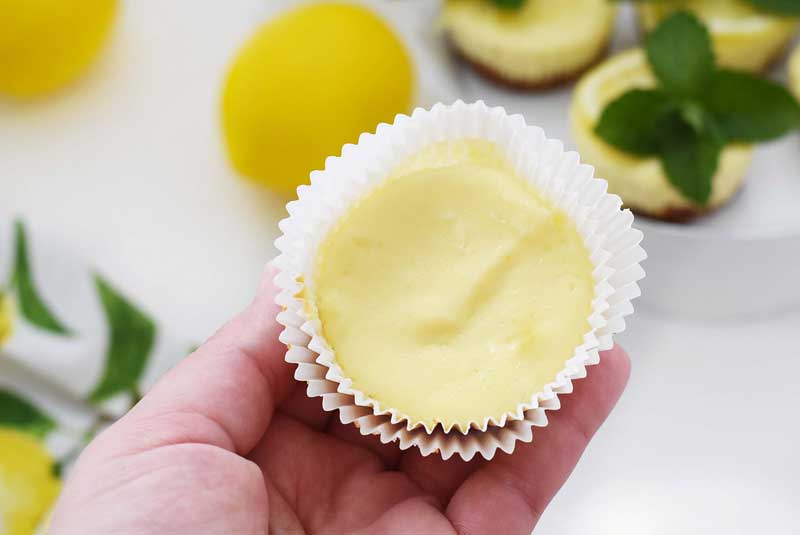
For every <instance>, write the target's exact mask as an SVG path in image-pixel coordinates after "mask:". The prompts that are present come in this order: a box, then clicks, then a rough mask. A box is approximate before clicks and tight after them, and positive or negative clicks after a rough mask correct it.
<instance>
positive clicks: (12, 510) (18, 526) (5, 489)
mask: <svg viewBox="0 0 800 535" xmlns="http://www.w3.org/2000/svg"><path fill="white" fill-rule="evenodd" d="M60 488H61V483H60V482H59V480H58V478H56V477H55V476H54V475H53V459H52V457H51V456H50V454H49V453H48V452H47V450H45V449H44V448H43V447H42V445H41V444H39V443H38V442H37V441H36V440H34V439H33V438H31V437H29V436H28V435H25V434H22V433H20V432H18V431H13V430H11V429H6V428H2V427H0V527H4V531H3V533H5V534H6V535H28V534H30V533H33V530H34V529H35V528H36V527H37V526H38V525H39V523H40V522H41V521H42V519H43V518H44V516H45V515H46V514H47V512H48V511H49V510H50V507H52V505H53V502H54V501H55V499H56V496H57V495H58V492H59V489H60Z"/></svg>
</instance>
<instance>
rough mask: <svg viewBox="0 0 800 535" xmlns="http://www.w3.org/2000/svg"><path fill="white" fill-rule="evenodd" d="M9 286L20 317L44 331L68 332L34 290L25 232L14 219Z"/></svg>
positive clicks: (63, 333) (20, 224)
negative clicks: (17, 301) (12, 260)
mask: <svg viewBox="0 0 800 535" xmlns="http://www.w3.org/2000/svg"><path fill="white" fill-rule="evenodd" d="M10 286H11V288H12V289H14V290H16V293H17V299H18V300H19V309H20V313H21V314H22V317H24V318H25V319H26V320H28V321H29V322H30V323H32V324H33V325H36V326H37V327H39V328H41V329H44V330H46V331H50V332H52V333H55V334H61V335H68V334H70V332H69V330H68V329H67V328H66V327H65V326H64V324H63V323H61V321H59V320H58V319H57V318H56V317H55V316H54V315H53V313H52V312H50V310H49V309H48V307H47V304H46V303H45V302H44V300H42V298H41V297H40V296H39V293H38V291H37V290H36V285H35V284H34V282H33V274H32V272H31V266H30V260H29V258H28V239H27V234H26V232H25V226H24V225H23V224H22V222H21V221H16V222H15V224H14V269H13V272H12V276H11V285H10Z"/></svg>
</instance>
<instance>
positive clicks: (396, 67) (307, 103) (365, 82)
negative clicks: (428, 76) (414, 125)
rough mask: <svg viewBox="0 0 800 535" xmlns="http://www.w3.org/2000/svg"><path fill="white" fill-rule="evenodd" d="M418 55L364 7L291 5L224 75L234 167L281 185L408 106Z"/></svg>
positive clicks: (288, 185)
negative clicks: (225, 77) (413, 54)
mask: <svg viewBox="0 0 800 535" xmlns="http://www.w3.org/2000/svg"><path fill="white" fill-rule="evenodd" d="M413 93H414V84H413V69H412V62H411V59H410V57H409V54H408V52H407V51H406V49H405V47H404V46H403V44H402V43H401V42H400V40H399V38H398V37H397V35H395V33H394V32H393V31H392V30H391V29H390V28H389V27H388V26H387V24H386V23H385V22H384V21H383V20H382V19H381V18H380V17H379V16H377V15H376V14H375V13H374V12H372V11H371V10H369V9H368V8H366V7H361V6H357V5H351V4H345V3H323V4H314V5H310V6H305V7H301V8H298V9H294V10H292V11H289V12H287V13H285V14H283V15H281V16H279V17H277V18H276V19H274V20H272V21H270V22H268V23H267V24H265V25H264V26H263V27H262V28H261V29H259V30H258V31H257V32H256V33H255V35H254V36H253V37H252V38H251V39H250V40H249V41H248V42H247V43H246V44H245V45H244V47H243V48H242V49H241V51H240V52H239V54H238V56H237V57H236V59H235V60H234V62H233V66H232V68H231V70H230V74H229V75H228V78H227V81H226V83H225V89H224V95H223V99H222V120H223V128H224V133H225V139H226V142H227V146H228V151H229V153H230V157H231V160H232V161H233V164H234V166H235V167H236V169H237V170H238V171H239V172H240V173H241V174H243V175H245V176H247V177H250V178H252V179H254V180H256V181H258V182H261V183H263V184H265V185H268V186H271V187H273V188H275V189H277V190H282V191H285V192H290V191H293V190H294V189H295V188H296V187H297V186H298V185H299V184H302V183H305V182H307V181H308V178H309V173H310V172H311V171H312V170H315V169H321V168H322V167H324V164H325V158H327V157H328V156H333V155H338V154H339V153H340V152H341V149H342V146H343V145H344V144H346V143H354V142H356V141H357V140H358V137H359V135H360V134H361V133H363V132H369V131H374V130H375V127H376V126H377V125H378V124H379V123H381V122H391V121H392V120H393V119H394V117H395V116H396V115H397V114H398V113H406V112H408V111H409V110H410V108H411V104H412V98H413Z"/></svg>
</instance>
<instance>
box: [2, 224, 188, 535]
mask: <svg viewBox="0 0 800 535" xmlns="http://www.w3.org/2000/svg"><path fill="white" fill-rule="evenodd" d="M54 245H55V244H53V243H52V242H51V240H49V239H48V236H47V233H45V232H37V231H34V230H32V229H31V228H30V227H29V225H27V224H25V223H24V222H22V221H20V220H12V219H11V218H3V217H0V535H32V534H33V533H36V532H37V530H39V529H40V528H41V523H42V521H43V519H45V518H46V517H47V514H48V513H49V511H50V509H51V507H52V505H53V503H54V500H55V498H56V496H57V494H58V491H59V488H60V479H61V475H62V474H64V473H65V472H66V471H68V470H69V467H70V465H71V463H72V462H73V461H74V460H75V459H76V458H77V456H78V454H79V453H80V451H81V449H82V448H83V447H84V446H85V445H86V444H87V443H88V441H89V440H91V439H92V438H93V437H94V436H95V435H96V434H97V433H98V432H100V431H101V430H102V429H104V428H105V427H106V426H108V425H109V424H111V423H112V422H113V421H114V420H116V419H117V418H118V417H119V416H121V415H122V414H124V413H125V412H127V410H128V409H130V408H131V407H132V406H133V404H135V403H136V402H137V401H138V400H139V399H140V398H141V396H142V395H143V394H144V393H145V392H146V391H147V390H148V389H149V387H150V386H151V385H152V384H153V383H154V382H155V381H156V379H157V378H158V377H159V376H160V375H162V374H163V373H164V372H165V371H166V370H167V369H169V368H170V367H172V366H173V365H175V363H177V362H178V360H180V359H181V358H182V357H183V356H184V355H186V354H187V353H188V352H189V351H190V349H191V347H192V344H190V343H189V342H187V341H185V340H180V339H178V338H175V337H171V336H169V334H168V333H164V332H163V330H162V329H160V328H159V326H158V324H157V323H156V321H155V320H154V319H153V318H152V317H151V316H150V315H149V314H148V313H147V312H146V311H145V310H144V309H143V308H141V307H140V306H138V305H137V304H136V303H135V302H134V301H133V300H132V299H130V298H129V297H128V296H126V295H125V294H124V293H123V292H122V291H121V290H120V289H119V288H118V287H117V286H116V285H115V284H114V283H113V282H112V281H111V279H109V278H107V277H105V276H104V275H101V274H99V273H96V272H94V271H93V270H92V269H91V267H90V266H89V265H87V264H86V263H85V262H83V261H82V260H81V259H78V258H74V257H70V256H66V257H65V256H64V252H63V247H61V246H59V247H54Z"/></svg>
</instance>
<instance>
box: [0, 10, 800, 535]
mask: <svg viewBox="0 0 800 535" xmlns="http://www.w3.org/2000/svg"><path fill="white" fill-rule="evenodd" d="M408 4H409V2H406V3H405V6H408ZM273 9H274V3H273V4H272V5H270V2H269V0H239V1H237V2H215V1H210V0H208V1H190V0H180V1H178V0H171V1H169V2H160V1H157V0H135V1H129V2H127V3H126V4H125V6H124V9H123V13H122V17H121V20H119V24H118V28H117V32H116V34H115V36H114V38H113V40H112V42H111V44H110V46H109V49H108V50H107V52H106V54H104V56H103V57H102V59H101V61H100V62H99V64H98V65H97V67H96V68H95V69H94V70H93V71H92V72H91V74H90V75H89V76H88V77H87V78H86V79H84V80H83V81H82V82H81V83H80V84H78V85H76V86H74V87H72V88H70V89H69V90H67V91H65V92H63V93H62V94H60V95H58V96H57V97H55V98H51V99H49V100H45V101H42V102H39V103H35V104H30V105H19V104H12V103H7V102H0V214H6V215H11V214H20V215H23V216H25V217H26V219H27V220H28V221H29V224H31V225H32V226H33V227H35V229H36V231H37V232H39V233H41V234H42V235H45V236H48V237H49V238H51V239H52V240H54V241H58V242H59V243H64V244H68V246H69V247H70V248H71V249H73V250H75V251H76V252H77V253H78V254H80V255H83V256H85V257H86V258H89V259H90V260H91V262H92V263H93V264H94V265H96V266H97V267H98V268H99V269H100V270H101V271H102V272H103V273H105V274H106V275H108V277H109V278H111V279H112V280H113V281H115V282H116V283H117V284H118V285H119V286H121V287H122V288H124V289H125V290H126V292H127V293H128V294H129V295H131V296H133V297H134V298H135V300H136V301H137V302H138V303H139V304H140V305H142V306H143V307H145V308H146V309H147V310H150V311H152V312H153V313H154V315H155V316H156V317H158V318H159V319H160V320H162V321H163V323H164V324H165V325H166V326H167V328H169V329H171V330H172V331H173V332H174V333H176V335H177V336H180V337H182V338H185V339H189V340H191V339H194V340H202V339H204V338H205V337H206V336H208V335H209V334H210V333H211V332H213V330H214V329H215V328H216V327H217V326H219V325H220V324H221V323H222V322H223V321H224V320H225V319H227V318H229V317H230V316H231V315H232V314H234V313H235V312H236V311H237V310H239V309H241V308H242V307H243V306H244V305H245V304H246V303H247V301H248V300H249V298H250V296H251V295H252V293H253V291H254V289H255V288H256V286H257V284H258V280H259V278H260V276H261V272H262V269H263V266H264V264H265V263H266V262H267V261H268V260H269V259H270V258H271V257H272V256H273V254H274V248H273V246H272V241H273V240H274V238H275V237H276V233H277V225H276V224H277V221H278V220H279V219H281V218H282V217H283V215H284V210H283V205H284V204H285V202H286V200H287V199H281V198H279V197H277V196H275V195H273V194H272V193H270V192H267V191H264V190H262V189H259V188H258V187H255V186H253V185H251V184H249V183H247V182H245V181H243V180H241V179H239V178H237V177H236V176H235V175H234V173H233V171H232V170H231V168H230V166H229V165H228V163H227V161H226V159H225V154H224V151H223V146H222V143H221V139H220V133H219V124H218V123H219V120H218V108H219V106H218V104H219V98H220V89H221V84H222V80H223V77H224V74H225V71H226V67H227V65H228V63H229V60H230V58H231V56H232V54H233V53H234V52H235V50H236V49H237V47H238V46H240V45H241V43H242V42H243V40H244V39H246V37H247V36H248V35H249V34H250V32H251V31H252V30H253V29H254V28H255V27H256V26H258V25H259V24H260V23H261V22H263V21H264V20H265V18H266V17H267V16H268V14H269V13H270V12H271V11H272V10H273ZM400 9H405V10H406V11H407V7H404V8H400ZM628 23H630V21H628ZM457 81H458V82H459V83H460V84H461V87H462V88H463V89H462V91H463V96H464V97H465V98H475V97H479V96H480V97H483V98H486V99H487V101H488V102H490V103H500V104H504V105H507V106H508V107H509V109H511V110H512V111H521V112H524V113H525V114H526V116H527V117H528V119H529V121H530V122H535V123H537V124H540V125H541V126H543V127H544V128H545V130H546V131H547V132H548V133H549V135H550V136H553V137H559V138H562V139H565V142H566V143H567V145H568V146H569V139H568V138H569V136H568V132H567V120H566V114H565V105H566V102H568V98H569V97H568V92H567V91H561V92H555V93H553V92H550V93H546V94H545V95H543V96H536V95H521V94H513V93H507V92H504V91H498V90H495V89H492V88H490V87H489V86H488V85H486V84H484V83H483V82H481V81H478V80H477V79H476V78H474V77H473V76H471V75H470V74H469V73H462V74H461V75H460V76H459V77H457ZM448 91H449V88H448V89H442V94H447V93H448ZM797 142H798V139H797V136H795V137H793V138H787V139H785V140H783V141H781V142H780V143H779V144H777V145H773V146H772V147H769V148H767V149H765V150H767V151H783V152H789V151H796V149H795V148H794V147H796V146H798V145H797ZM792 143H794V144H795V145H794V146H792V145H791V144H792ZM796 152H798V153H800V151H796ZM770 154H772V153H770V152H766V156H761V160H760V162H761V163H757V165H759V166H760V167H758V169H772V168H775V166H779V165H780V164H779V163H776V162H777V160H774V159H773V158H772V157H771V156H770ZM788 173H789V174H790V176H793V177H794V178H797V175H798V174H800V171H798V168H797V167H795V168H794V170H793V171H788ZM783 177H784V174H781V175H780V178H783ZM797 184H798V185H800V180H798V181H797ZM790 187H792V186H790ZM767 191H769V190H767ZM747 199H748V197H745V201H743V202H744V206H745V209H747V206H750V202H749V201H748V200H747ZM783 202H784V204H785V205H787V206H791V207H798V206H800V195H798V197H797V198H795V199H794V200H791V199H788V200H787V199H783ZM752 206H754V207H755V208H754V209H756V210H761V207H763V204H753V205H752ZM761 212H763V213H764V214H765V217H766V216H770V214H774V215H775V218H776V219H775V221H774V222H775V223H776V224H780V225H785V224H792V221H796V219H792V215H791V214H795V215H796V214H800V208H794V209H793V210H790V211H789V212H786V211H783V212H777V211H775V210H766V211H765V210H761ZM761 212H760V213H761ZM787 213H788V214H789V215H786V214H787ZM726 214H727V213H726ZM725 217H729V216H727V215H726V216H725ZM722 221H724V218H722ZM718 224H719V223H715V222H711V223H706V225H711V226H715V225H718ZM3 260H5V259H3ZM749 260H750V259H747V258H745V259H743V261H745V262H746V261H749ZM795 269H797V270H798V271H797V272H798V274H800V268H795ZM724 272H725V266H720V273H719V276H724ZM716 275H717V274H713V273H699V274H698V277H711V276H716ZM657 305H658V304H657V303H656V304H652V303H648V304H647V306H642V307H640V310H639V312H638V313H637V315H636V316H634V318H633V319H632V320H631V321H630V322H629V330H628V332H627V333H625V335H624V336H622V337H621V340H620V341H621V343H623V344H624V345H625V346H626V347H627V349H628V350H629V352H630V353H631V356H632V358H633V361H634V369H633V376H632V378H631V383H630V386H629V388H628V391H627V392H626V394H625V396H624V397H623V399H622V401H621V402H620V405H619V407H618V409H617V410H616V412H615V413H614V414H613V415H612V417H611V418H610V420H609V421H608V423H607V424H606V426H605V427H604V428H603V429H602V430H601V432H600V433H599V434H598V436H597V438H596V439H595V441H594V442H593V444H592V445H591V446H590V448H589V450H588V451H587V453H586V455H585V457H584V459H583V460H582V461H581V463H580V464H579V466H578V467H577V469H576V471H575V474H574V475H573V477H572V478H571V479H570V481H569V482H568V483H567V485H566V486H565V488H564V490H563V491H562V493H561V494H560V495H559V496H558V497H557V498H556V500H555V501H554V503H553V505H552V507H551V508H550V509H549V510H548V511H547V513H546V514H545V517H544V519H543V521H542V523H541V524H540V527H539V529H538V530H537V533H541V534H567V535H572V534H574V535H579V534H580V535H583V534H605V533H608V534H614V535H627V534H631V535H633V534H636V535H640V534H643V533H647V534H662V533H663V534H665V535H666V534H669V535H673V534H675V533H681V534H693V533H725V534H735V533H796V532H797V529H798V528H797V525H798V524H800V512H798V502H800V461H798V455H797V453H796V452H797V451H798V450H800V444H799V443H800V430H799V429H798V416H797V412H798V409H800V389H799V388H798V387H797V380H798V379H797V378H798V377H800V306H798V307H795V308H794V309H793V310H787V311H784V312H782V313H777V312H776V313H772V314H759V315H758V316H756V317H753V316H752V315H751V316H749V317H747V318H739V319H736V318H733V319H728V320H725V321H721V320H714V321H709V320H702V318H701V319H698V318H697V317H695V318H694V319H692V320H688V319H681V317H679V316H677V315H674V314H668V313H666V312H660V311H658V310H656V307H657ZM566 403H569V399H568V398H567V399H566Z"/></svg>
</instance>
